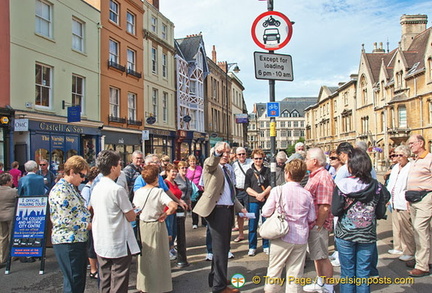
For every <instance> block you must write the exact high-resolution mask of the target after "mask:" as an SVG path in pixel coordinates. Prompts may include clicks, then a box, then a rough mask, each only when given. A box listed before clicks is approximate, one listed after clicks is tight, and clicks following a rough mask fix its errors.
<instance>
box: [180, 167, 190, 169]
mask: <svg viewBox="0 0 432 293" xmlns="http://www.w3.org/2000/svg"><path fill="white" fill-rule="evenodd" d="M187 168H188V167H181V168H180V169H187Z"/></svg>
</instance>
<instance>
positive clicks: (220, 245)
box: [0, 135, 432, 293]
mask: <svg viewBox="0 0 432 293" xmlns="http://www.w3.org/2000/svg"><path fill="white" fill-rule="evenodd" d="M275 158H276V169H275V171H276V180H275V182H276V186H274V187H272V186H271V171H270V167H269V166H268V164H267V163H266V159H267V157H266V155H265V153H264V152H263V151H262V150H261V149H254V150H252V152H251V153H248V152H247V150H246V149H245V148H243V147H237V148H234V149H231V148H230V146H229V145H228V144H227V143H225V142H218V143H217V144H216V145H215V146H214V147H213V148H212V149H211V151H210V155H209V157H208V158H207V159H206V160H205V161H204V162H199V161H198V160H197V158H196V157H195V156H194V155H190V156H189V157H187V158H185V160H183V161H179V162H175V163H174V162H171V161H170V158H169V157H168V156H163V157H159V156H157V155H156V154H149V155H147V156H145V157H144V155H143V153H142V152H140V151H135V152H134V153H133V154H132V156H131V161H130V163H129V164H127V165H126V166H125V167H124V168H123V162H122V160H121V157H120V155H119V153H117V152H115V151H110V150H104V151H102V152H101V153H100V154H99V155H98V157H97V159H96V165H95V166H93V167H90V166H89V165H88V163H87V162H86V161H85V160H84V158H82V157H81V156H72V157H70V158H68V159H67V161H66V162H65V163H64V165H63V166H62V168H61V169H62V174H61V175H58V176H57V177H56V176H55V175H54V174H53V173H52V172H51V171H50V170H49V168H48V161H47V160H45V159H40V160H39V163H37V162H36V161H33V160H30V161H28V162H26V163H25V164H24V167H25V171H26V173H25V176H23V174H21V171H19V170H18V166H19V164H18V162H13V163H12V168H11V171H10V172H3V173H1V174H0V201H1V203H0V224H1V225H0V244H1V247H0V248H1V249H0V261H1V263H5V262H6V260H7V256H8V247H9V239H10V233H11V225H12V222H13V210H14V208H15V204H16V200H17V197H18V196H32V195H39V196H40V195H48V197H49V208H50V220H51V221H50V222H51V224H52V231H49V232H50V234H51V240H52V245H53V248H54V251H55V255H56V258H57V261H58V264H59V267H60V269H61V271H62V274H63V291H64V292H84V288H85V284H86V278H87V277H90V278H91V279H97V280H98V282H99V283H98V288H99V291H100V292H127V291H128V283H129V275H130V266H131V263H132V259H133V257H134V256H137V285H136V288H137V290H139V291H141V292H151V293H153V292H154V293H158V292H170V291H172V290H173V289H175V288H173V285H172V277H171V261H174V260H176V259H177V261H178V262H179V264H180V262H183V264H184V265H187V261H186V258H185V254H186V251H180V247H181V246H182V245H183V246H184V245H185V243H182V242H184V239H185V238H184V237H185V235H184V234H181V233H185V229H184V220H183V221H180V220H179V217H180V218H181V217H183V215H184V213H185V212H190V213H191V215H192V229H198V228H199V226H200V218H201V226H205V227H206V229H207V233H206V247H207V257H206V260H208V261H211V267H210V272H209V278H208V285H209V287H211V290H212V291H213V292H224V293H227V292H239V289H236V288H231V287H230V286H228V285H227V268H228V258H231V257H234V255H233V254H232V253H231V251H230V248H231V247H230V242H231V241H232V233H233V231H234V232H235V233H236V237H235V238H234V239H233V241H234V242H242V241H247V242H248V246H249V248H248V251H247V255H248V256H249V257H254V256H255V255H256V254H257V253H259V252H261V251H262V252H263V253H265V254H267V255H268V260H269V263H268V269H267V276H268V277H269V278H280V277H283V276H282V272H283V270H284V269H285V271H286V277H287V278H288V277H294V278H301V277H302V276H303V269H304V265H305V260H306V254H307V251H308V257H309V258H310V259H311V260H313V261H314V264H315V270H316V279H315V282H314V283H312V284H307V285H305V286H303V287H302V286H300V284H296V283H290V284H287V285H286V289H285V290H286V292H303V291H305V292H334V285H333V284H331V283H328V281H327V280H329V279H330V278H332V277H333V267H334V266H340V267H341V277H342V278H355V277H357V278H371V277H378V276H379V271H378V269H377V263H378V250H377V245H376V242H377V233H376V229H377V221H378V220H380V219H385V218H386V213H387V214H388V212H391V216H392V231H393V248H392V249H391V250H389V251H388V252H389V253H390V254H395V255H398V257H399V259H400V260H401V261H403V262H405V264H406V265H407V266H408V267H411V268H412V270H411V271H409V275H410V276H412V277H423V276H427V275H429V270H430V268H431V266H432V254H431V247H430V245H431V244H430V243H431V239H432V238H431V237H432V228H431V225H430V223H431V220H432V188H431V183H432V154H430V153H429V152H428V151H427V150H426V142H425V139H424V138H423V137H422V136H421V135H412V136H411V137H410V138H409V140H408V141H407V142H406V143H405V144H401V145H399V146H397V147H395V148H394V149H392V150H391V151H390V154H389V159H390V162H391V166H390V169H389V171H388V172H387V173H386V174H385V176H384V181H385V182H383V184H382V183H380V182H378V181H377V175H376V170H374V168H373V166H372V163H371V159H370V158H369V155H368V153H367V146H366V144H365V143H363V142H358V143H357V144H355V145H354V146H353V145H351V144H349V143H347V142H345V143H341V144H339V146H338V147H337V149H335V150H331V151H329V152H328V153H326V154H325V153H324V152H323V150H322V149H320V148H309V149H307V150H306V149H305V145H304V144H303V143H298V144H296V146H295V153H294V154H292V155H291V156H290V157H288V156H287V154H286V153H285V152H283V151H282V152H279V153H277V155H276V157H275ZM15 187H16V188H15ZM78 187H80V188H78ZM275 211H278V212H280V211H283V213H284V214H285V217H286V221H287V222H288V225H289V232H288V233H287V234H286V235H284V236H283V237H281V238H279V239H273V240H269V239H264V238H263V239H262V243H259V242H258V238H259V225H260V223H264V222H265V221H266V218H268V217H270V216H271V215H272V214H273V213H274V212H275ZM246 223H247V229H245V226H246ZM182 225H183V226H182ZM245 230H247V231H245ZM246 232H247V236H246ZM331 232H334V243H335V253H333V254H332V255H330V254H329V242H330V240H331V239H330V236H331ZM178 233H180V235H179V234H178ZM22 261H24V262H33V261H35V259H34V258H30V257H29V258H22ZM87 266H89V267H90V272H89V273H88V272H87ZM281 289H282V288H281V286H280V285H276V284H266V285H265V287H264V290H265V292H278V291H280V290H281ZM340 290H341V292H369V291H370V287H369V285H368V284H366V283H361V284H356V283H355V282H353V283H350V284H348V283H347V284H341V285H340Z"/></svg>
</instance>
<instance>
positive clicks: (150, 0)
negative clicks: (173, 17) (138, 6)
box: [147, 0, 159, 10]
mask: <svg viewBox="0 0 432 293" xmlns="http://www.w3.org/2000/svg"><path fill="white" fill-rule="evenodd" d="M147 2H148V3H150V4H151V5H153V6H154V8H156V9H157V10H159V0H147Z"/></svg>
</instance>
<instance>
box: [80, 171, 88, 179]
mask: <svg viewBox="0 0 432 293" xmlns="http://www.w3.org/2000/svg"><path fill="white" fill-rule="evenodd" d="M78 174H79V175H80V177H81V179H84V178H87V174H83V173H81V172H78Z"/></svg>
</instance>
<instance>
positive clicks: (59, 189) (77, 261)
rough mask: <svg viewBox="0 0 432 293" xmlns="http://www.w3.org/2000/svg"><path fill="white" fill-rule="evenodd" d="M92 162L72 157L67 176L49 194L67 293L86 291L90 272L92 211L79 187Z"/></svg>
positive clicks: (53, 233) (57, 252) (56, 251)
mask: <svg viewBox="0 0 432 293" xmlns="http://www.w3.org/2000/svg"><path fill="white" fill-rule="evenodd" d="M88 170H89V165H88V164H87V162H86V161H85V160H84V158H83V157H81V156H72V157H70V158H69V159H68V160H67V161H66V163H65V165H64V174H65V175H64V177H63V178H62V179H60V180H59V181H58V182H57V183H56V185H54V187H53V188H52V189H51V192H50V194H49V204H50V216H51V221H52V224H53V229H52V236H51V237H52V243H53V247H54V251H55V254H56V257H57V261H58V263H59V266H60V269H61V270H62V272H63V292H74V293H80V292H84V289H85V282H86V272H87V239H88V230H90V229H91V222H90V211H89V210H88V209H87V206H86V204H85V200H84V198H83V197H82V196H81V194H80V193H79V192H78V190H77V188H76V187H78V186H79V185H80V184H81V183H82V182H83V180H84V179H85V177H86V175H87V172H88Z"/></svg>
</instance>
